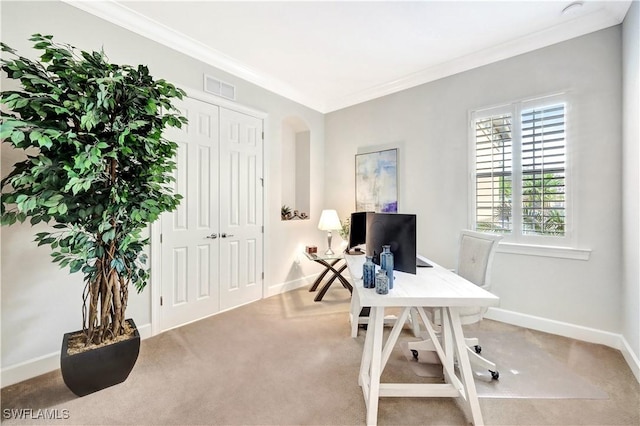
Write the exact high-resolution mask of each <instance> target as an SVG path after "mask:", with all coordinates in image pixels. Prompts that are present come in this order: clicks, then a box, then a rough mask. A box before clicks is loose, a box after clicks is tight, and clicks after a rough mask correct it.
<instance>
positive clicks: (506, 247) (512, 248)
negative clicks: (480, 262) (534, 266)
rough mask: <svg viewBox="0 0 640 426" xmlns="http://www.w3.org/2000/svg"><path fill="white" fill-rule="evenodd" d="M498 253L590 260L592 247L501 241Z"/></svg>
mask: <svg viewBox="0 0 640 426" xmlns="http://www.w3.org/2000/svg"><path fill="white" fill-rule="evenodd" d="M496 251H497V252H498V253H509V254H520V255H525V256H543V257H555V258H560V259H573V260H589V257H590V256H591V250H590V249H576V248H572V247H554V246H539V245H532V244H515V243H505V242H501V243H500V244H498V248H497V250H496Z"/></svg>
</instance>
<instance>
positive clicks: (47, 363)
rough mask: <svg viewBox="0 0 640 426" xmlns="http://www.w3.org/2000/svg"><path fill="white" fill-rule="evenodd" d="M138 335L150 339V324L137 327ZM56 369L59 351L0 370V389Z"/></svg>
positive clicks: (58, 366) (58, 365)
mask: <svg viewBox="0 0 640 426" xmlns="http://www.w3.org/2000/svg"><path fill="white" fill-rule="evenodd" d="M136 325H137V324H136ZM138 333H140V339H142V340H144V339H146V338H148V337H151V324H145V325H143V326H138ZM60 339H62V336H60ZM58 368H60V351H57V352H53V353H51V354H49V355H43V356H40V357H38V358H34V359H30V360H28V361H25V362H21V363H20V364H16V365H12V366H10V367H6V368H3V369H2V370H0V387H3V388H4V387H5V386H10V385H13V384H16V383H19V382H22V381H23V380H27V379H31V378H33V377H36V376H40V375H41V374H45V373H48V372H50V371H54V370H57V369H58Z"/></svg>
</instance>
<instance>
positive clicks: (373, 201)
mask: <svg viewBox="0 0 640 426" xmlns="http://www.w3.org/2000/svg"><path fill="white" fill-rule="evenodd" d="M356 211H358V212H361V211H373V212H377V213H397V212H398V149H397V148H396V149H387V150H384V151H375V152H369V153H366V154H357V155H356Z"/></svg>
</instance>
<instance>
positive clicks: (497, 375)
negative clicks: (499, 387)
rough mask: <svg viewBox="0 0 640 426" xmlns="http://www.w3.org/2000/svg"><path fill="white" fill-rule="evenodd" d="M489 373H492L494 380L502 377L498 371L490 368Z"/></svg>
mask: <svg viewBox="0 0 640 426" xmlns="http://www.w3.org/2000/svg"><path fill="white" fill-rule="evenodd" d="M489 373H491V379H492V380H498V379H499V378H500V373H499V372H497V371H491V370H489Z"/></svg>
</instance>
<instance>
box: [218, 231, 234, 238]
mask: <svg viewBox="0 0 640 426" xmlns="http://www.w3.org/2000/svg"><path fill="white" fill-rule="evenodd" d="M220 236H221V237H222V238H227V237H233V234H226V233H224V232H223V233H222V234H220Z"/></svg>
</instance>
